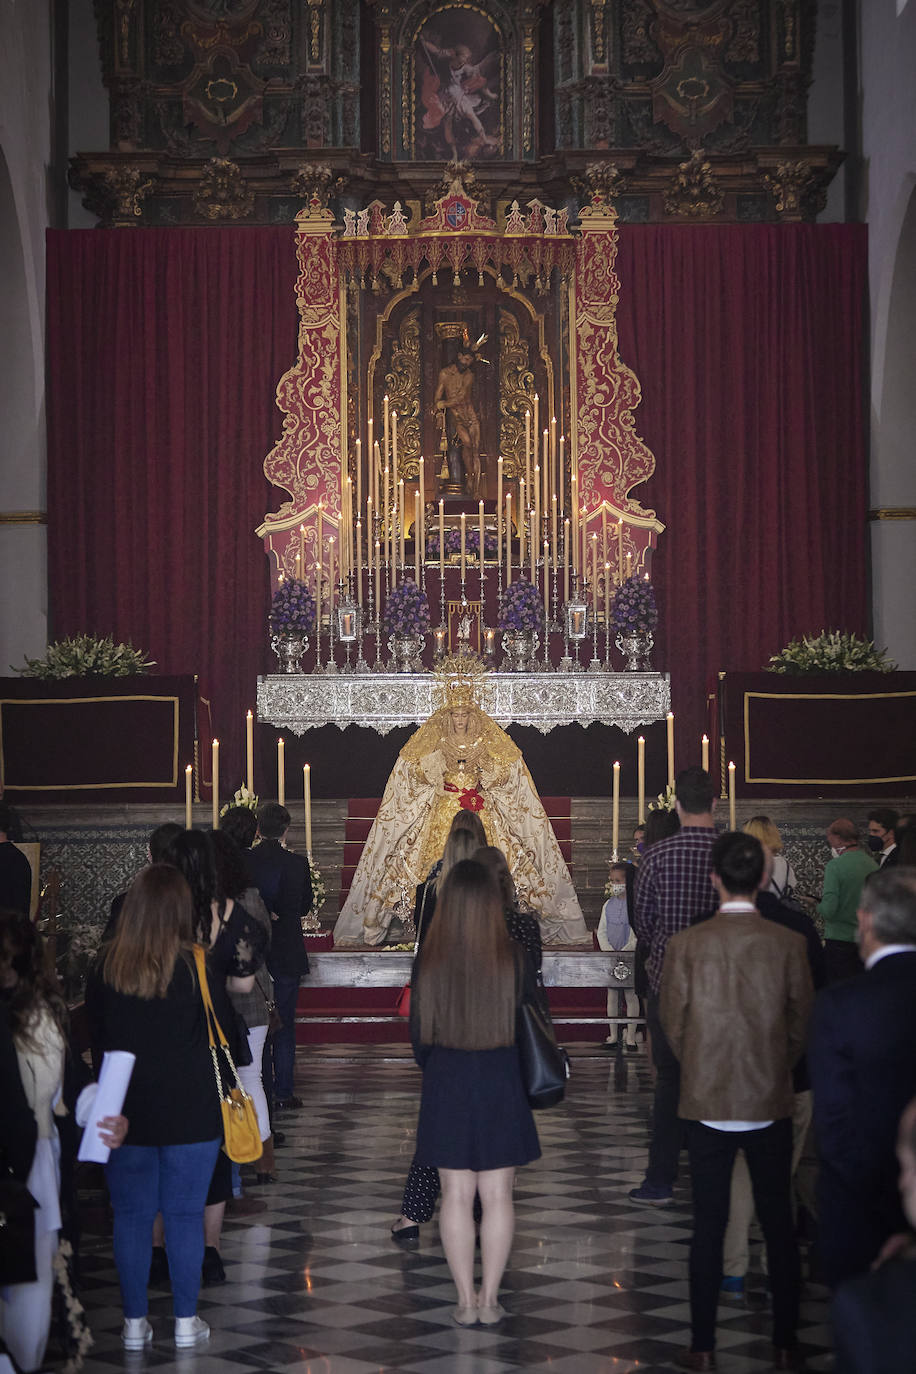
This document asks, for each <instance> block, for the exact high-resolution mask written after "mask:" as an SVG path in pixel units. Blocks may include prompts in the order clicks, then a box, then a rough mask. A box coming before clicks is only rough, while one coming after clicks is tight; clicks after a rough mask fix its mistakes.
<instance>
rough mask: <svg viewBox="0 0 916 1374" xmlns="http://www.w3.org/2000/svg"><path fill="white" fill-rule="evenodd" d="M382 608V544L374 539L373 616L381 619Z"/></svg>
mask: <svg viewBox="0 0 916 1374" xmlns="http://www.w3.org/2000/svg"><path fill="white" fill-rule="evenodd" d="M381 609H382V545H381V541H380V540H378V539H376V541H375V618H376V620H380V619H381Z"/></svg>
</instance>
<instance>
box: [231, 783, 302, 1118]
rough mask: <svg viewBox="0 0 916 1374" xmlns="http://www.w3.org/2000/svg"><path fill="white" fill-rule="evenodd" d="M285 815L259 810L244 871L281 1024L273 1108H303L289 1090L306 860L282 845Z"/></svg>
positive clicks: (275, 805)
mask: <svg viewBox="0 0 916 1374" xmlns="http://www.w3.org/2000/svg"><path fill="white" fill-rule="evenodd" d="M289 825H290V814H289V812H288V811H287V809H286V807H285V806H281V805H280V804H279V802H265V803H264V805H263V806H262V807H261V808H260V810H259V811H258V834H259V836H260V840H261V842H260V844H258V845H256V846H255V848H254V849H252V850H251V852H250V853H249V854H248V856H247V859H248V872H249V873H250V875H251V880H252V882H253V883H254V885H255V887H256V888H257V889H258V891H259V892H260V894H261V897H262V899H263V901H264V905H265V906H266V907H267V910H268V911H269V912H270V918H271V923H272V924H271V938H270V952H269V954H268V959H267V967H268V968H269V970H270V974H271V977H272V978H273V980H274V1002H275V1003H276V1008H277V1015H278V1016H279V1018H280V1021H281V1022H282V1024H281V1026H280V1028H279V1030H277V1031H275V1032H274V1035H273V1040H272V1042H271V1044H272V1050H273V1101H274V1107H275V1108H276V1110H277V1111H284V1110H292V1109H293V1108H298V1107H301V1106H302V1099H301V1098H300V1097H296V1095H295V1093H294V1092H293V1078H294V1071H295V1063H296V999H297V997H298V996H299V984H300V982H301V980H302V978H303V976H304V975H305V974H306V973H308V971H309V960H308V955H307V954H306V952H305V944H304V942H303V939H302V918H303V916H307V915H308V913H309V912H310V911H311V909H312V901H313V897H312V878H311V874H310V872H309V865H308V860H307V859H304V858H303V857H302V855H301V854H294V853H293V852H292V851H291V850H289V849H287V848H286V845H285V843H284V841H285V840H286V833H287V831H288V830H289Z"/></svg>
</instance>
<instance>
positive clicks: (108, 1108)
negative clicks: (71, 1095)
mask: <svg viewBox="0 0 916 1374" xmlns="http://www.w3.org/2000/svg"><path fill="white" fill-rule="evenodd" d="M136 1062H137V1056H136V1055H134V1054H130V1053H128V1051H127V1050H106V1051H105V1055H104V1057H103V1059H102V1072H101V1073H100V1074H99V1090H98V1092H97V1093H96V1095H95V1101H94V1102H93V1104H92V1114H91V1116H90V1119H89V1121H88V1122H87V1123H86V1129H85V1130H84V1131H83V1139H82V1141H81V1142H80V1148H79V1156H78V1158H79V1159H81V1160H92V1161H94V1162H95V1163H96V1164H105V1163H107V1161H108V1156H109V1155H110V1154H111V1150H110V1148H109V1147H108V1146H107V1145H106V1144H104V1142H103V1141H102V1137H101V1134H100V1132H99V1128H98V1126H97V1125H96V1122H98V1121H101V1120H102V1118H103V1117H105V1116H120V1115H121V1108H122V1107H123V1106H124V1098H125V1097H126V1096H127V1086H128V1084H129V1083H130V1076H131V1074H132V1073H133V1071H134V1064H135V1063H136Z"/></svg>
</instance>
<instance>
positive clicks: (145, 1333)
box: [121, 1317, 153, 1350]
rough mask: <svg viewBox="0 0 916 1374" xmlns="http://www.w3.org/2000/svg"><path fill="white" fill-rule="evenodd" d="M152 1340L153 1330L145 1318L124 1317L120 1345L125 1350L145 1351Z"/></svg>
mask: <svg viewBox="0 0 916 1374" xmlns="http://www.w3.org/2000/svg"><path fill="white" fill-rule="evenodd" d="M152 1339H153V1328H152V1327H151V1326H150V1324H149V1322H148V1321H147V1320H146V1318H145V1317H125V1318H124V1325H123V1326H122V1327H121V1343H122V1345H123V1346H124V1349H125V1350H145V1349H146V1347H147V1346H148V1345H149V1344H150V1342H151V1341H152Z"/></svg>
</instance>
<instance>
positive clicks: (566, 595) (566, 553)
mask: <svg viewBox="0 0 916 1374" xmlns="http://www.w3.org/2000/svg"><path fill="white" fill-rule="evenodd" d="M569 555H570V548H569V516H568V515H567V516H566V517H565V519H564V520H563V600H564V602H566V601H568V600H569Z"/></svg>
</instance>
